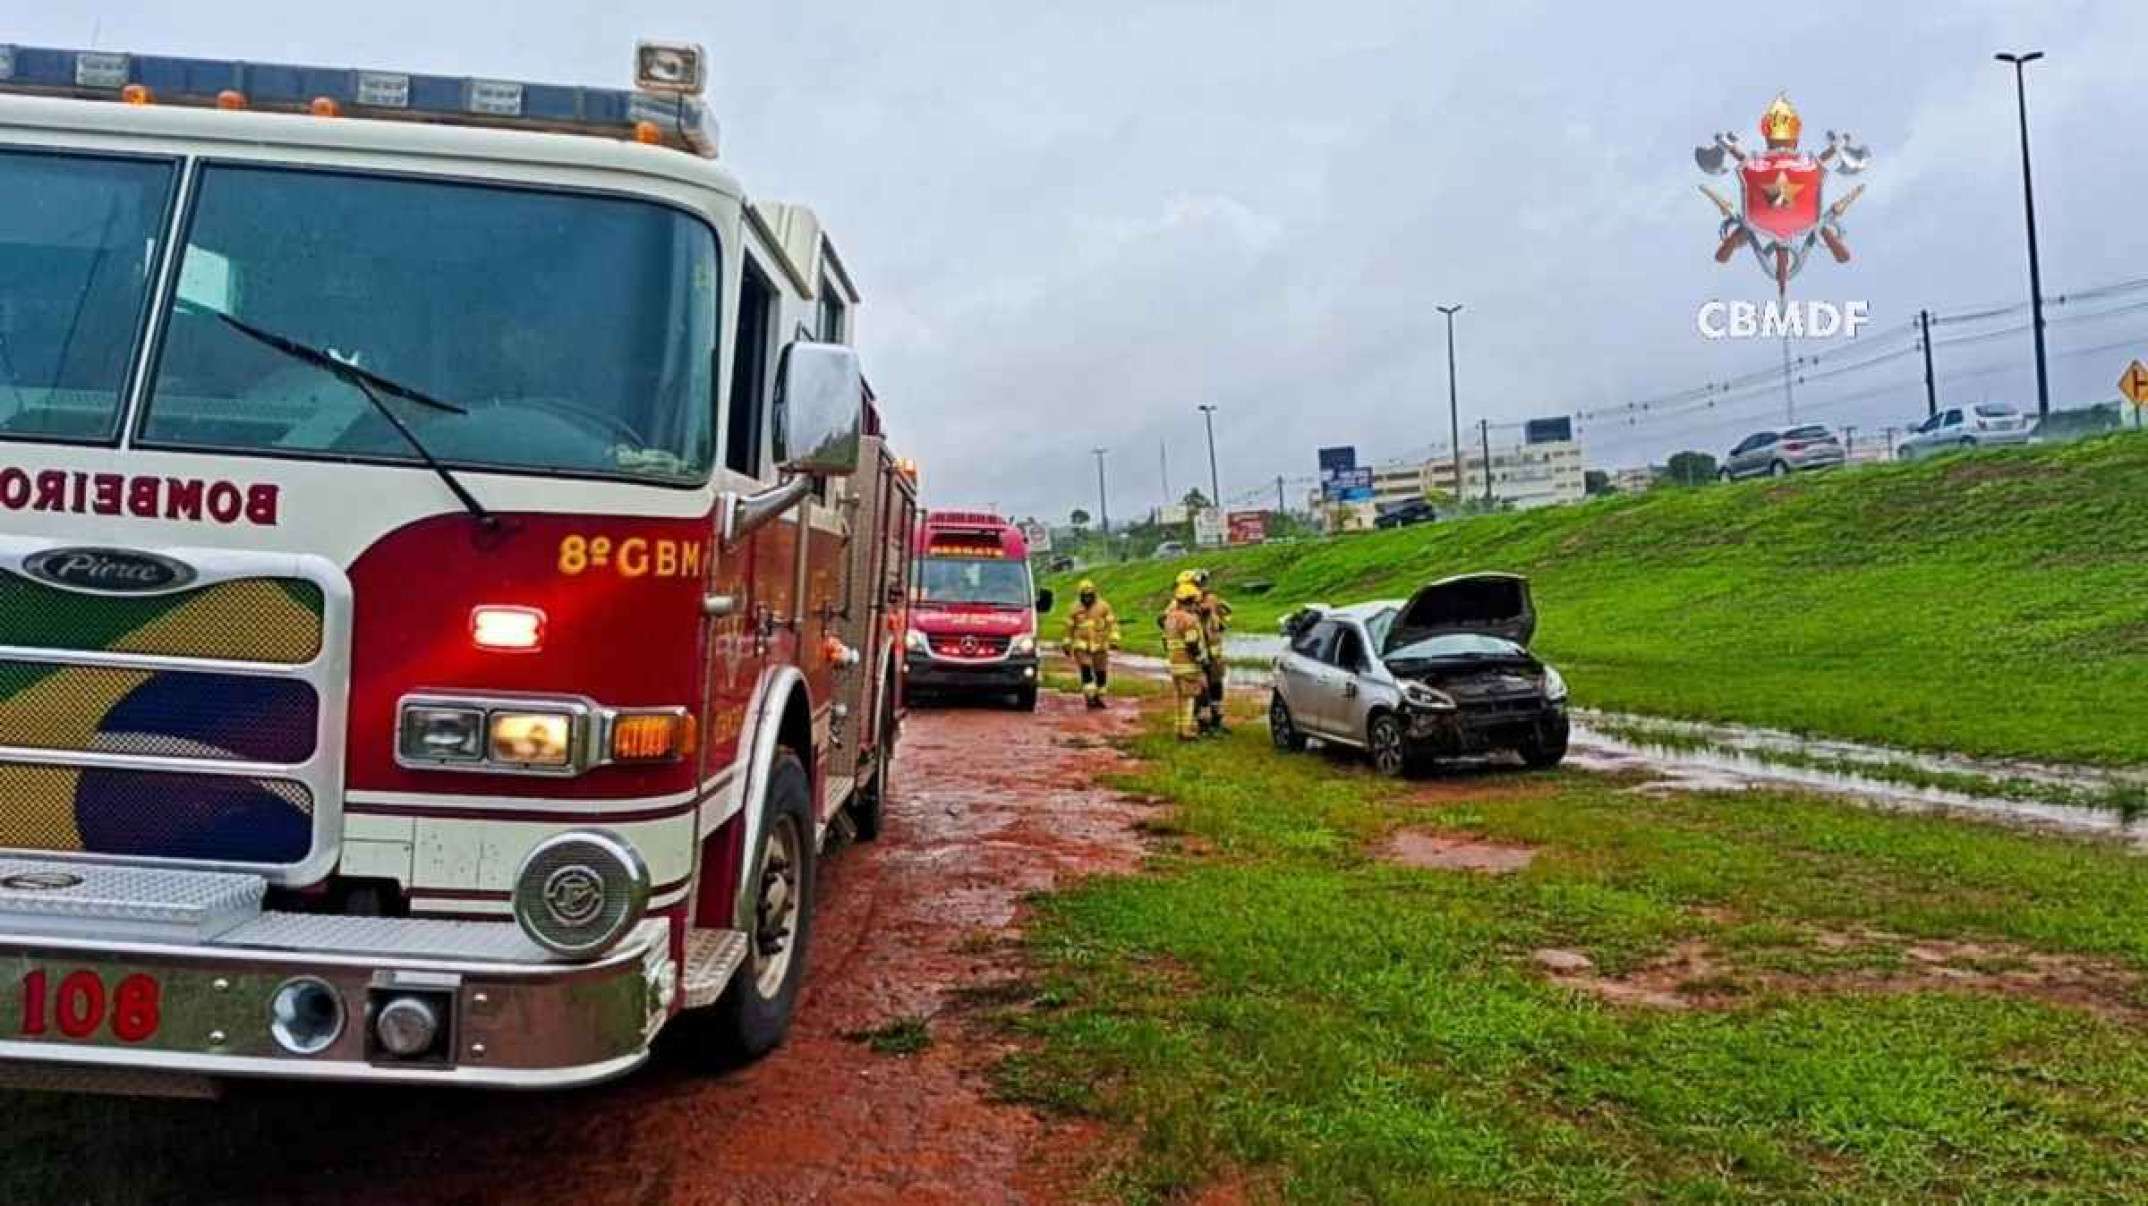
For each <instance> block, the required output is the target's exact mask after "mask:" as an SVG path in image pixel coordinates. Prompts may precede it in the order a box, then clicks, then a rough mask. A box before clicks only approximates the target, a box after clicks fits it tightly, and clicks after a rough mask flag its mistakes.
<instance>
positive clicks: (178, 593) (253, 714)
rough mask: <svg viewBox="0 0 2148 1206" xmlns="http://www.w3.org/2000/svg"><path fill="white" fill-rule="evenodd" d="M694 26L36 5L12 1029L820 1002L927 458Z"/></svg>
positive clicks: (749, 1042)
mask: <svg viewBox="0 0 2148 1206" xmlns="http://www.w3.org/2000/svg"><path fill="white" fill-rule="evenodd" d="M704 71H705V62H704V59H703V57H702V55H701V53H700V51H699V49H698V48H697V47H692V46H687V45H681V44H661V43H645V44H643V45H642V46H641V47H639V48H638V51H637V58H636V87H635V88H634V89H633V90H631V91H629V90H605V89H594V88H583V87H557V86H550V85H543V84H536V83H516V82H511V81H502V80H493V79H476V78H450V77H442V76H428V75H421V74H409V73H402V72H390V71H367V70H346V69H340V68H318V67H309V66H291V65H283V64H268V63H240V62H223V61H209V60H200V59H176V58H157V57H146V56H136V55H125V54H112V53H105V52H91V51H69V50H58V49H48V48H37V47H28V46H4V45H0V197H4V198H5V202H4V203H0V282H5V283H4V287H0V968H4V971H0V1077H7V1078H12V1079H17V1080H20V1079H34V1080H37V1081H39V1082H41V1083H48V1084H49V1083H55V1082H57V1083H62V1084H71V1085H75V1086H78V1087H90V1088H97V1087H104V1088H112V1089H129V1088H148V1087H155V1088H158V1089H161V1090H167V1091H168V1090H174V1089H185V1088H203V1087H213V1083H214V1080H215V1078H220V1077H230V1076H268V1077H292V1078H315V1079H330V1080H335V1079H345V1080H370V1081H404V1082H423V1083H441V1084H471V1085H494V1086H532V1087H541V1086H561V1085H571V1084H577V1083H583V1082H588V1081H593V1080H598V1079H601V1078H604V1077H607V1076H611V1075H615V1074H618V1073H621V1072H624V1071H626V1070H628V1069H631V1068H633V1067H634V1066H635V1065H637V1064H639V1063H640V1062H641V1061H642V1060H643V1059H644V1058H645V1057H646V1055H647V1053H648V1050H649V1046H650V1042H651V1040H652V1039H653V1038H654V1036H655V1035H656V1033H657V1031H658V1030H659V1029H660V1028H662V1027H664V1026H665V1025H666V1024H667V1023H670V1022H673V1021H674V1020H676V1021H677V1022H678V1023H679V1024H681V1025H682V1026H686V1027H690V1029H691V1031H692V1034H691V1036H690V1037H691V1039H692V1041H691V1042H689V1043H687V1044H686V1045H687V1046H688V1047H689V1048H690V1049H693V1050H705V1051H708V1052H711V1053H719V1054H722V1055H726V1056H727V1055H729V1054H730V1053H733V1052H738V1051H744V1052H747V1053H756V1052H759V1051H762V1050H765V1049H767V1048H768V1047H770V1046H772V1045H773V1044H775V1043H776V1042H777V1041H779V1040H780V1038H781V1037H782V1035H783V1033H784V1031H785V1029H786V1027H787V1025H788V1024H789V1021H790V1018H791V1014H792V1010H793V1008H794V1005H795V1002H796V999H797V994H798V987H799V980H800V978H801V976H802V974H803V972H804V968H805V963H806V952H807V948H808V940H809V937H810V933H811V915H812V914H811V911H812V903H813V899H812V898H813V868H814V860H815V857H816V854H817V852H818V851H819V850H820V849H821V847H822V845H823V842H824V841H825V840H826V838H827V837H828V835H829V834H830V833H831V832H839V831H841V830H843V829H845V828H854V829H856V830H859V831H862V832H863V833H864V834H865V835H866V836H870V834H871V833H872V831H874V830H875V829H876V828H877V825H878V822H879V809H880V807H881V801H882V799H883V796H884V793H885V792H886V790H887V776H888V772H889V763H890V760H891V758H892V756H893V752H894V741H895V735H896V725H897V717H896V712H895V708H896V701H897V700H898V699H899V695H900V674H901V669H902V666H901V661H900V656H899V641H898V639H897V638H898V637H899V636H900V634H901V633H902V632H903V631H904V625H905V623H906V620H905V613H906V610H907V595H908V572H909V558H908V556H907V552H908V541H909V533H910V532H911V530H912V528H913V525H914V523H915V513H916V502H915V497H916V492H915V484H914V480H913V478H912V477H911V475H909V474H907V473H905V472H903V471H901V470H900V469H898V467H897V463H896V461H895V459H894V458H893V457H892V456H891V455H890V454H889V452H888V450H887V448H886V445H885V442H884V440H883V438H882V435H881V431H880V422H879V418H878V414H877V411H876V409H875V407H874V406H873V405H872V403H871V402H870V400H869V399H868V396H867V393H866V391H865V387H864V381H863V378H862V376H861V374H860V371H859V368H858V363H857V359H856V357H855V355H854V354H853V353H852V352H851V350H850V349H849V348H848V347H847V346H846V344H847V341H848V340H849V337H850V335H851V326H852V316H853V312H854V307H855V306H856V303H857V300H858V295H857V292H856V290H855V289H854V288H853V286H852V284H851V281H850V278H849V275H848V273H847V272H846V271H845V269H844V266H843V262H842V260H841V259H840V258H839V257H838V255H837V253H836V251H835V248H834V246H833V245H832V244H831V243H830V242H829V240H828V238H827V236H826V235H825V234H824V233H823V232H822V230H821V228H820V224H819V222H818V221H817V220H816V219H815V217H814V215H813V214H812V212H811V211H809V210H807V209H804V208H801V207H796V206H786V205H776V204H770V203H766V202H760V201H755V200H752V199H750V198H749V197H748V195H747V194H746V192H745V190H744V189H743V188H742V187H741V186H740V185H739V183H738V182H737V181H736V180H735V179H734V178H733V177H732V176H731V175H730V174H729V173H728V172H727V171H726V170H725V169H724V168H723V167H721V166H719V165H718V163H717V162H716V159H715V150H716V148H715V138H714V126H713V123H711V122H710V121H709V120H708V116H707V113H706V111H705V109H704V107H703V104H702V102H701V101H700V100H699V99H698V96H699V93H700V91H701V86H702V77H703V73H704ZM150 1079H155V1080H156V1081H158V1082H159V1083H157V1084H156V1085H154V1086H151V1085H149V1084H148V1083H147V1081H148V1080H150Z"/></svg>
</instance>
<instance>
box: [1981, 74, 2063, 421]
mask: <svg viewBox="0 0 2148 1206" xmlns="http://www.w3.org/2000/svg"><path fill="white" fill-rule="evenodd" d="M1992 57H1993V58H1995V59H1997V60H1998V61H2000V62H2002V63H2011V64H2013V67H2014V102H2015V104H2016V105H2017V107H2018V108H2019V109H2020V111H2021V208H2022V212H2023V213H2024V214H2026V215H2027V217H2028V226H2029V325H2030V327H2031V328H2033V329H2034V330H2035V332H2036V413H2037V414H2039V415H2048V414H2050V413H2051V378H2050V376H2049V375H2048V374H2047V372H2046V370H2045V368H2044V277H2043V269H2042V268H2041V267H2040V266H2039V265H2038V263H2037V259H2036V188H2035V186H2034V185H2033V184H2031V183H2030V180H2029V85H2028V82H2027V79H2026V77H2024V76H2023V74H2022V68H2024V67H2027V66H2028V65H2029V64H2031V63H2033V62H2035V61H2036V60H2038V59H2040V58H2042V57H2044V52H2043V51H2041V50H2032V51H2030V52H2028V53H2027V54H1995V55H1993V56H1992Z"/></svg>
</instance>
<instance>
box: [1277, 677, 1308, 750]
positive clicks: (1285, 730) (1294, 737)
mask: <svg viewBox="0 0 2148 1206" xmlns="http://www.w3.org/2000/svg"><path fill="white" fill-rule="evenodd" d="M1268 739H1269V740H1270V741H1273V742H1275V748H1277V749H1279V750H1282V751H1283V752H1284V753H1287V754H1295V753H1297V752H1299V751H1300V750H1303V749H1304V748H1305V734H1303V733H1301V732H1299V731H1298V722H1297V721H1296V720H1294V719H1292V718H1291V715H1290V705H1289V704H1287V703H1284V702H1283V693H1282V692H1280V691H1278V692H1276V693H1275V694H1273V695H1271V696H1269V697H1268Z"/></svg>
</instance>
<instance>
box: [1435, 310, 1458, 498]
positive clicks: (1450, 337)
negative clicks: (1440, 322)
mask: <svg viewBox="0 0 2148 1206" xmlns="http://www.w3.org/2000/svg"><path fill="white" fill-rule="evenodd" d="M1433 308H1434V309H1436V310H1438V311H1439V312H1440V313H1441V314H1444V315H1446V316H1447V423H1448V438H1449V439H1451V440H1453V441H1454V443H1453V445H1452V447H1453V448H1454V505H1455V506H1456V507H1457V508H1459V507H1460V506H1461V505H1462V410H1461V406H1460V405H1459V404H1458V403H1457V402H1456V401H1455V398H1454V316H1455V315H1456V314H1459V313H1461V310H1462V307H1460V306H1435V307H1433Z"/></svg>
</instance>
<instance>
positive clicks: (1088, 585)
mask: <svg viewBox="0 0 2148 1206" xmlns="http://www.w3.org/2000/svg"><path fill="white" fill-rule="evenodd" d="M1074 593H1075V594H1077V595H1087V594H1094V593H1096V583H1094V582H1091V581H1089V580H1088V579H1087V578H1083V579H1082V580H1081V585H1079V586H1076V587H1075V588H1074Z"/></svg>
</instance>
